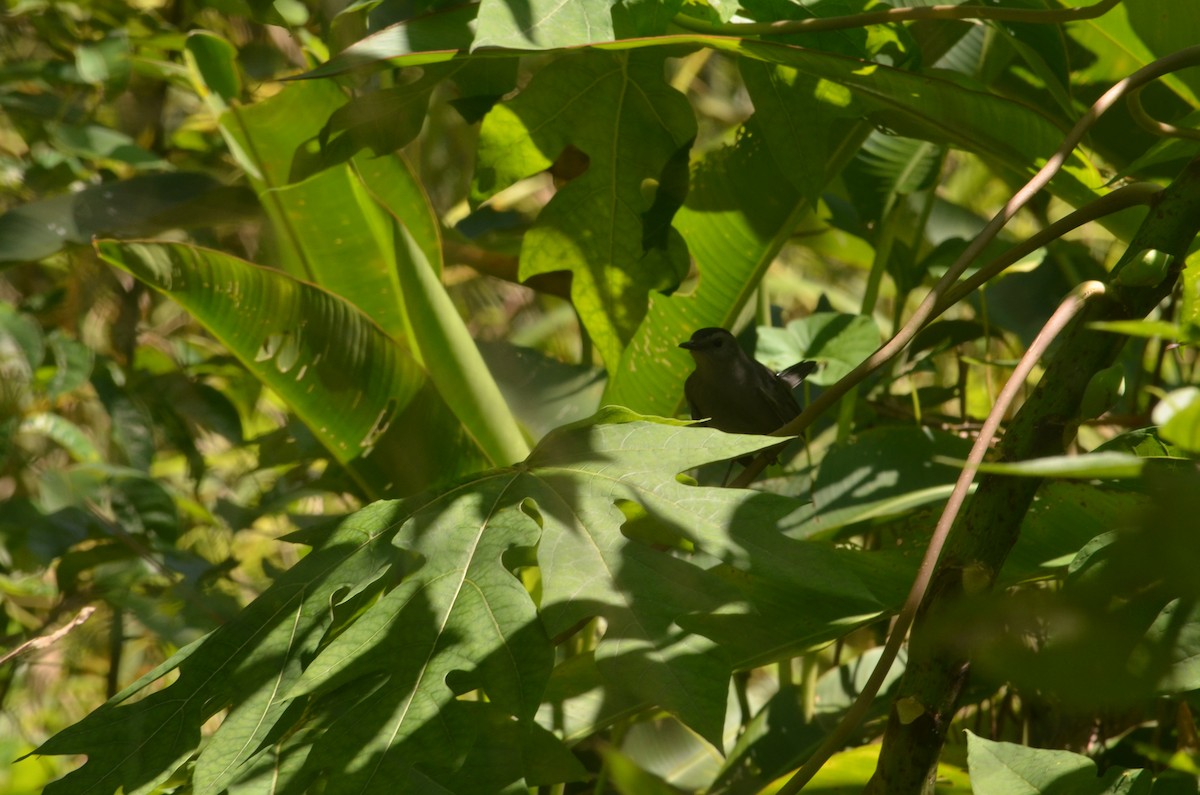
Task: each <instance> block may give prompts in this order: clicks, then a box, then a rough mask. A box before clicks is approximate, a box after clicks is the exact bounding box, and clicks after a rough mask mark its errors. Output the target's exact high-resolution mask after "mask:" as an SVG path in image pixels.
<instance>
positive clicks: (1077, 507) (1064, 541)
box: [999, 480, 1149, 587]
mask: <svg viewBox="0 0 1200 795" xmlns="http://www.w3.org/2000/svg"><path fill="white" fill-rule="evenodd" d="M1148 503H1149V498H1148V497H1146V495H1145V494H1142V493H1141V492H1138V491H1134V490H1130V489H1125V488H1103V487H1101V486H1096V485H1093V484H1090V483H1081V482H1078V481H1073V480H1053V481H1048V482H1046V483H1044V484H1042V486H1041V488H1039V489H1038V492H1037V496H1036V497H1035V498H1034V501H1033V504H1032V505H1031V506H1030V508H1029V511H1028V512H1027V513H1026V514H1025V518H1024V519H1023V520H1022V522H1021V535H1020V537H1019V538H1018V539H1017V543H1016V545H1015V546H1014V547H1013V549H1012V552H1010V553H1009V555H1008V558H1007V559H1006V560H1005V563H1004V569H1003V570H1002V571H1001V572H1000V578H999V583H1000V585H1001V587H1007V586H1009V585H1013V584H1016V583H1018V582H1021V581H1023V580H1030V579H1044V578H1046V577H1049V576H1052V575H1054V574H1057V573H1061V572H1062V570H1063V569H1064V567H1066V566H1067V565H1069V564H1070V563H1071V561H1072V560H1073V559H1074V558H1075V557H1076V556H1077V555H1078V554H1079V550H1080V549H1082V548H1084V547H1085V546H1086V545H1087V544H1088V543H1089V542H1091V541H1092V540H1093V539H1094V538H1096V537H1097V536H1100V535H1102V534H1103V533H1105V532H1107V531H1108V530H1109V529H1110V528H1111V527H1112V522H1113V517H1114V516H1135V515H1137V514H1138V513H1139V512H1143V511H1145V510H1146V508H1147V505H1148Z"/></svg>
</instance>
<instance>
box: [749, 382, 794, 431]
mask: <svg viewBox="0 0 1200 795" xmlns="http://www.w3.org/2000/svg"><path fill="white" fill-rule="evenodd" d="M755 380H756V384H755V388H756V389H757V390H758V393H759V394H760V395H761V397H762V399H763V401H764V402H765V403H766V404H767V405H768V406H770V407H771V413H772V414H773V415H774V419H775V420H776V423H775V428H779V427H780V426H782V425H784V424H786V423H788V422H791V421H792V420H793V419H794V418H795V417H796V415H797V414H799V413H800V404H799V403H797V402H796V396H795V395H793V394H792V390H791V387H789V386H788V384H787V382H785V381H784V380H783V379H782V378H780V377H779V376H777V375H775V374H774V373H772V372H771V371H770V370H769V369H767V368H766V367H762V369H761V370H760V371H759V373H758V378H757V379H755ZM772 430H774V428H773V429H772Z"/></svg>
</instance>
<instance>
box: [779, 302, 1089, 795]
mask: <svg viewBox="0 0 1200 795" xmlns="http://www.w3.org/2000/svg"><path fill="white" fill-rule="evenodd" d="M1103 293H1104V285H1103V284H1101V283H1100V282H1084V283H1083V284H1081V285H1079V286H1078V287H1076V288H1075V289H1074V290H1073V291H1071V294H1070V295H1068V296H1067V298H1066V299H1065V300H1064V301H1063V302H1062V304H1060V305H1059V307H1058V309H1057V310H1056V311H1055V312H1054V314H1053V315H1051V316H1050V319H1049V320H1048V321H1046V324H1045V325H1044V326H1043V327H1042V330H1041V332H1039V333H1038V335H1037V337H1036V338H1035V339H1034V341H1033V343H1032V344H1031V345H1030V346H1029V350H1027V351H1026V352H1025V355H1024V356H1022V357H1021V361H1020V362H1018V363H1017V366H1016V367H1015V368H1014V369H1013V372H1012V375H1011V376H1010V377H1009V379H1008V382H1007V383H1006V384H1005V385H1004V388H1003V389H1002V390H1001V391H1000V395H999V396H998V397H997V398H996V403H995V405H993V406H992V410H991V412H989V413H988V416H987V419H986V420H985V421H984V423H983V429H982V430H981V431H980V432H979V436H977V437H976V439H975V444H974V445H973V446H972V447H971V453H970V455H968V456H967V464H966V466H965V467H964V468H963V471H962V473H961V474H960V475H959V476H958V481H957V482H956V483H955V484H954V491H952V492H951V493H950V499H949V500H948V501H947V502H946V507H945V509H944V510H943V511H942V515H941V518H939V519H938V523H937V527H935V528H934V531H933V538H931V539H930V541H929V546H928V547H927V548H926V550H925V557H924V558H923V559H922V560H921V565H920V567H919V568H918V569H917V576H916V579H915V580H914V581H913V585H912V588H911V589H910V590H909V592H908V599H907V600H906V601H905V602H904V607H903V608H902V609H901V610H900V614H899V615H898V616H896V622H895V623H894V624H893V626H892V631H891V632H890V633H889V634H888V639H887V642H886V643H885V644H884V646H883V653H882V654H881V655H880V656H879V660H878V661H877V662H876V664H875V669H874V670H873V671H872V672H871V676H870V678H869V679H868V680H867V683H866V685H865V686H864V687H863V689H862V691H861V692H860V693H859V694H858V697H857V698H856V699H855V700H854V704H852V705H851V706H850V709H848V710H847V711H846V714H845V715H844V716H843V717H842V720H841V721H840V722H839V723H838V725H837V726H836V727H835V728H834V730H833V731H832V732H830V733H829V735H827V736H826V738H825V741H824V742H823V743H821V747H820V748H818V749H817V750H816V752H815V753H814V754H813V755H812V756H811V757H810V758H809V760H808V761H807V762H805V763H804V766H803V767H801V768H800V769H799V770H798V771H796V774H795V775H794V776H792V778H791V779H790V780H789V781H788V782H787V784H785V785H784V786H783V788H782V789H780V790H779V795H793V794H794V793H796V792H799V791H800V788H801V787H803V786H804V785H805V784H807V783H808V781H809V780H810V779H811V778H812V777H813V776H814V775H815V774H816V772H817V771H818V770H820V769H821V765H823V764H825V761H826V760H827V759H828V758H829V757H831V756H832V755H833V754H834V753H836V752H837V751H838V750H839V749H840V748H842V746H844V745H845V744H846V742H847V741H848V740H849V739H850V736H851V735H852V734H853V733H854V731H855V730H856V729H857V728H858V725H859V724H860V723H861V722H862V720H863V718H864V717H866V714H867V710H868V709H870V707H871V702H872V701H874V700H875V695H876V694H877V693H878V692H879V688H880V687H881V686H882V685H883V680H884V679H885V678H886V677H887V675H888V672H889V671H890V670H891V668H892V662H893V661H894V660H895V659H896V655H897V654H898V653H899V652H900V647H901V646H902V645H903V644H904V639H905V637H906V636H907V635H908V629H909V627H910V626H912V622H913V619H914V618H915V617H916V614H917V608H918V607H920V605H921V602H922V600H923V599H924V598H925V592H926V590H927V589H928V588H929V583H930V581H931V580H932V579H933V573H934V567H935V566H936V565H937V561H938V558H939V557H940V555H941V553H942V547H943V546H945V543H946V537H947V536H948V535H949V534H950V528H951V526H953V524H954V520H955V518H957V517H958V513H959V511H960V510H961V509H962V506H963V503H964V502H965V501H966V499H967V492H968V491H970V489H971V484H972V483H973V482H974V480H975V468H976V467H978V466H979V464H981V463H982V462H983V457H984V456H985V455H986V454H987V451H988V450H989V449H990V447H991V443H992V440H993V439H994V438H995V436H996V432H997V431H998V430H999V429H1000V422H1001V420H1003V419H1004V417H1005V415H1007V414H1008V409H1009V407H1010V406H1012V403H1013V401H1014V400H1016V398H1017V395H1018V394H1019V393H1020V391H1021V389H1022V388H1023V387H1024V386H1025V381H1026V380H1027V379H1028V378H1029V374H1030V373H1031V372H1032V371H1033V368H1034V366H1035V365H1036V364H1037V363H1038V361H1039V360H1040V359H1041V357H1042V354H1044V353H1045V352H1046V348H1048V347H1049V346H1050V343H1051V342H1053V341H1054V339H1055V338H1056V337H1057V336H1058V335H1059V334H1060V333H1061V332H1062V330H1063V329H1064V328H1065V327H1066V325H1067V323H1069V322H1070V321H1071V319H1072V318H1074V317H1075V315H1077V314H1078V313H1079V310H1081V309H1082V308H1083V307H1084V305H1085V304H1086V303H1087V301H1088V299H1090V298H1092V297H1094V296H1097V295H1102V294H1103Z"/></svg>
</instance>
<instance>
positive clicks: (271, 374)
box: [99, 241, 479, 495]
mask: <svg viewBox="0 0 1200 795" xmlns="http://www.w3.org/2000/svg"><path fill="white" fill-rule="evenodd" d="M99 252H100V255H101V256H102V257H103V258H104V259H105V260H107V261H108V262H110V263H112V264H113V265H116V266H117V267H120V268H123V269H125V270H127V271H129V272H130V273H132V274H133V275H134V276H136V277H137V278H139V279H141V280H142V281H144V282H146V283H147V284H148V285H150V286H151V287H154V288H155V289H156V290H159V291H160V292H162V293H164V294H166V295H168V296H170V297H171V298H173V299H174V300H176V301H177V302H179V304H180V305H181V306H183V307H184V308H185V309H187V310H188V311H189V312H191V313H192V314H193V315H194V316H195V317H196V318H197V320H199V321H200V322H201V323H202V324H204V325H205V326H206V327H207V328H208V329H209V331H211V332H212V333H213V334H214V335H215V336H216V337H217V338H218V339H220V340H221V342H222V343H223V344H224V345H225V346H226V347H227V348H229V350H230V351H231V352H232V353H234V355H236V356H237V357H238V359H240V360H241V361H242V363H243V364H244V365H246V367H247V368H249V369H250V371H251V372H253V373H254V374H255V375H256V376H257V377H258V378H259V379H260V380H261V381H262V382H263V383H264V384H266V385H267V386H269V387H271V388H272V389H273V390H275V391H276V392H277V393H278V394H279V395H280V397H282V398H283V399H284V400H285V401H286V402H287V403H288V405H289V407H290V408H291V409H292V410H293V411H294V412H296V414H297V416H299V417H300V419H301V420H303V421H304V423H305V424H306V425H308V427H309V428H311V429H312V431H313V433H314V434H315V435H316V436H317V438H318V439H320V440H321V443H322V444H323V445H324V446H325V448H326V449H327V450H329V452H330V454H331V455H332V456H333V457H334V459H335V460H337V461H338V462H339V463H341V464H342V465H344V466H346V467H347V468H348V470H349V471H350V472H351V473H352V474H353V475H354V477H355V478H356V479H357V480H358V482H359V484H360V485H361V486H362V488H363V489H364V490H365V491H366V492H367V493H368V494H375V495H379V494H395V493H398V492H399V493H403V492H405V491H411V490H413V489H415V488H418V487H421V486H425V485H429V484H431V483H433V482H436V481H438V480H440V479H443V478H446V477H449V476H452V475H456V474H460V473H462V472H464V471H468V470H467V468H468V467H471V466H473V465H474V464H475V462H477V461H478V460H479V458H478V455H479V454H478V449H477V448H476V447H475V445H474V443H473V442H471V441H470V440H468V439H465V438H464V437H463V435H462V432H461V429H460V428H457V427H456V426H457V423H456V422H454V420H453V418H451V417H448V416H446V412H445V411H444V410H439V409H438V408H437V397H436V395H435V394H433V393H432V390H431V388H430V386H429V385H428V384H427V383H426V377H425V374H424V373H423V372H422V370H421V368H420V366H419V365H417V363H416V362H414V361H413V360H412V359H411V357H409V356H408V355H407V354H406V353H405V352H404V351H403V350H402V349H400V348H398V347H397V346H396V345H395V343H394V342H392V340H391V339H390V338H388V336H387V335H385V334H384V333H383V332H382V331H381V330H380V329H379V327H378V326H376V325H374V324H373V323H371V321H370V320H369V319H368V318H366V317H365V316H364V315H362V314H361V313H359V312H358V311H356V310H355V309H354V308H353V307H352V306H350V305H349V304H347V303H346V302H345V301H343V300H342V299H340V298H338V297H336V296H334V295H332V294H330V293H326V292H324V291H322V290H320V289H318V288H316V287H313V286H311V285H307V284H304V283H302V282H298V281H295V280H293V279H291V278H290V277H288V276H286V275H285V274H283V273H280V272H278V271H274V270H268V269H265V268H259V267H256V266H254V265H251V264H250V263H248V262H245V261H243V260H239V259H236V258H234V257H230V256H228V255H226V254H221V253H218V252H215V251H209V250H206V249H200V248H194V247H191V246H185V245H178V244H144V243H135V244H128V245H122V244H118V243H113V242H109V241H105V242H101V243H100V244H99ZM415 429H419V430H415Z"/></svg>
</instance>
